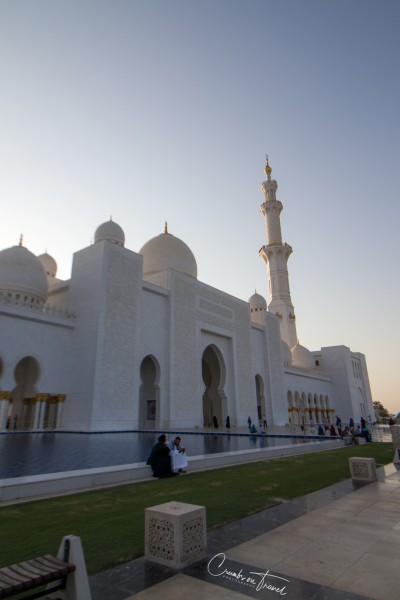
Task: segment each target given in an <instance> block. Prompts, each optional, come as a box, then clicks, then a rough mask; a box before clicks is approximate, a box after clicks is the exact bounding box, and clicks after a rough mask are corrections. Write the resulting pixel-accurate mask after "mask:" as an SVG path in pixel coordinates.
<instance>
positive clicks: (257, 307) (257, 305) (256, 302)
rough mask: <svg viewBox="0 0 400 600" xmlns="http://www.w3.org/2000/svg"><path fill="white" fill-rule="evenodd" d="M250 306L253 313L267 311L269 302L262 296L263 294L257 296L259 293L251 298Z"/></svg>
mask: <svg viewBox="0 0 400 600" xmlns="http://www.w3.org/2000/svg"><path fill="white" fill-rule="evenodd" d="M249 304H250V310H251V312H255V311H266V310H267V302H266V300H265V298H264V296H261V294H257V292H255V293H254V294H253V295H252V296H250V298H249Z"/></svg>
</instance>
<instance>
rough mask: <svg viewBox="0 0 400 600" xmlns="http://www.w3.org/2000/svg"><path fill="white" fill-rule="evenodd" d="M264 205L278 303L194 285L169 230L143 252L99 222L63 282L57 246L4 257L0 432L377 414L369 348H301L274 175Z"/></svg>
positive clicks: (0, 275) (191, 263)
mask: <svg viewBox="0 0 400 600" xmlns="http://www.w3.org/2000/svg"><path fill="white" fill-rule="evenodd" d="M271 172H272V169H271V167H270V166H269V164H268V160H267V164H266V167H265V174H266V181H264V183H263V184H262V191H263V194H264V201H263V203H262V205H261V212H262V214H263V215H264V218H265V223H266V237H267V243H266V245H265V246H263V247H262V248H261V250H260V255H261V256H262V258H263V259H264V260H265V262H266V265H267V274H268V283H269V304H268V306H267V303H266V301H265V299H264V298H263V297H262V296H260V295H259V294H257V293H255V294H254V295H252V296H251V297H250V299H249V300H248V302H245V301H243V300H241V299H239V298H235V297H233V296H231V295H230V294H227V293H224V292H223V291H221V290H218V289H216V288H214V287H211V286H209V285H207V284H206V283H203V282H201V281H199V280H198V279H197V264H196V259H195V257H194V255H193V253H192V251H191V250H190V248H189V247H188V246H187V245H186V244H185V243H184V242H183V241H182V240H180V239H178V238H177V237H175V236H174V235H172V234H171V233H169V232H168V229H167V226H165V231H164V232H163V233H161V234H160V235H158V236H156V237H154V238H153V239H151V240H150V241H149V242H147V243H146V244H145V245H144V246H143V248H141V250H139V252H134V251H132V250H129V249H127V248H125V246H124V242H125V236H124V232H123V230H122V228H121V227H120V226H119V225H117V223H115V222H113V221H112V220H110V221H108V222H106V223H103V224H102V225H100V226H99V227H98V228H97V229H96V232H95V236H94V243H93V244H92V245H90V246H89V247H87V248H83V249H82V250H79V251H78V252H76V253H75V254H74V257H73V265H72V271H71V277H70V279H68V280H66V281H62V280H60V279H57V276H56V275H57V265H56V262H55V260H54V259H53V258H52V257H51V256H49V255H48V254H42V255H41V256H38V257H37V256H35V255H34V254H32V253H31V252H30V251H29V250H28V249H27V248H25V247H24V246H23V245H22V242H21V243H20V245H18V246H13V247H12V248H7V249H5V250H2V251H1V252H0V430H7V429H14V428H16V429H18V430H31V431H35V430H39V431H40V430H64V431H121V430H137V429H154V430H163V429H165V430H168V429H173V430H175V431H177V430H182V429H185V428H190V429H193V428H200V429H201V428H203V427H210V426H211V427H212V426H213V421H214V417H216V419H217V421H218V424H219V426H221V425H222V426H224V425H225V421H226V417H227V416H228V415H229V418H230V423H231V427H232V428H235V427H243V426H246V424H247V419H248V417H249V416H250V417H251V419H252V420H253V422H256V423H257V422H258V421H259V420H263V419H264V418H266V419H267V421H268V424H269V425H275V426H284V425H287V424H289V423H291V424H292V425H307V424H309V423H315V424H318V423H324V424H328V423H334V422H335V420H336V416H340V417H341V419H342V421H343V422H345V421H348V420H349V419H350V417H353V418H354V420H355V421H356V422H357V421H359V420H360V418H361V417H364V418H366V419H373V416H374V409H373V404H372V398H371V391H370V386H369V381H368V372H367V367H366V361H365V357H364V355H363V354H360V353H359V352H352V351H351V350H350V349H349V348H347V347H346V346H334V347H324V348H321V350H318V351H313V352H311V351H309V350H307V349H306V348H304V347H303V346H301V345H300V344H299V343H298V340H297V334H296V317H295V312H294V308H293V304H292V301H291V296H290V287H289V275H288V270H287V261H288V259H289V256H290V254H291V253H292V248H291V247H290V246H289V245H288V244H287V243H285V242H283V241H282V234H281V222H280V213H281V211H282V203H281V202H280V201H279V200H277V198H276V191H277V187H278V186H277V182H276V181H275V180H273V179H272V178H271Z"/></svg>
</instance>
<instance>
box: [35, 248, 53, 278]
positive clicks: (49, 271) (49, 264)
mask: <svg viewBox="0 0 400 600" xmlns="http://www.w3.org/2000/svg"><path fill="white" fill-rule="evenodd" d="M38 259H39V260H40V262H41V263H42V265H43V268H44V270H45V271H46V275H47V277H50V278H52V279H55V277H56V275H57V263H56V261H55V260H54V258H53V257H52V256H50V254H47V252H45V253H44V254H41V255H40V256H38Z"/></svg>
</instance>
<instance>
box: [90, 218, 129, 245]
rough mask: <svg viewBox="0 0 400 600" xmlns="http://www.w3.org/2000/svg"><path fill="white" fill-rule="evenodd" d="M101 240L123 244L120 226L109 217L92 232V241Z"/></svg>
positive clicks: (123, 236) (123, 237)
mask: <svg viewBox="0 0 400 600" xmlns="http://www.w3.org/2000/svg"><path fill="white" fill-rule="evenodd" d="M103 240H107V241H108V242H112V243H113V244H117V245H118V246H123V245H124V244H125V234H124V231H123V229H122V227H120V226H119V225H118V223H114V221H112V220H111V219H110V220H109V221H106V222H105V223H102V224H101V225H99V226H98V228H97V229H96V231H95V234H94V243H95V244H97V242H101V241H103Z"/></svg>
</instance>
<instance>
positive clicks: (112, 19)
mask: <svg viewBox="0 0 400 600" xmlns="http://www.w3.org/2000/svg"><path fill="white" fill-rule="evenodd" d="M399 31H400V2H398V0H393V1H392V0H381V1H380V2H378V1H377V0H375V1H369V0H201V1H198V0H129V1H128V0H113V1H111V0H107V1H105V0H95V1H92V0H79V1H74V0H68V1H67V0H64V1H63V0H59V1H53V0H35V2H32V1H31V0H25V1H22V0H2V1H1V2H0V81H1V93H0V198H1V209H2V213H1V214H2V227H1V238H2V239H1V246H0V247H1V248H6V247H9V246H11V245H15V244H17V243H18V241H19V236H20V234H21V233H23V235H24V245H25V246H26V247H27V248H29V249H30V250H31V251H32V252H35V253H36V254H40V253H42V252H44V251H45V250H47V251H48V252H49V254H51V255H52V256H53V257H54V258H55V259H56V261H57V262H58V265H59V272H58V275H59V276H60V277H61V278H68V277H69V274H70V268H71V258H72V254H73V252H74V251H76V250H79V249H80V248H82V247H84V246H87V245H88V244H90V242H91V240H92V239H93V235H94V231H95V229H96V227H97V226H98V225H99V224H100V223H102V222H104V221H106V220H108V219H109V217H110V215H112V217H113V220H115V221H116V222H117V223H119V224H120V225H121V226H122V227H123V229H124V231H125V235H126V246H127V247H128V248H130V249H132V250H135V251H138V250H139V249H140V248H141V246H142V245H143V244H144V243H145V242H146V241H147V240H148V239H150V238H152V237H154V236H155V235H158V234H159V233H161V232H162V230H163V227H164V221H168V225H169V231H170V232H171V233H173V234H174V235H176V236H178V237H180V238H181V239H183V240H184V241H185V242H186V243H187V244H188V245H189V246H190V247H191V248H192V250H193V252H194V254H195V256H196V259H197V263H198V269H199V279H200V280H202V281H204V282H206V283H209V284H211V285H213V286H216V287H218V288H220V289H222V290H224V291H226V292H228V293H231V294H233V295H235V296H238V297H240V298H243V299H245V300H247V299H248V298H249V296H250V295H251V294H252V293H253V292H254V289H257V291H258V292H259V293H262V294H263V295H265V296H266V295H267V278H266V268H265V264H264V263H263V261H262V259H261V258H260V257H259V256H258V251H259V248H260V247H261V246H262V245H263V244H264V243H265V242H266V238H265V227H264V219H263V216H262V214H261V212H260V204H261V202H262V200H263V196H262V193H261V191H260V184H261V182H262V180H263V179H264V173H263V169H264V163H265V154H266V153H268V154H269V156H270V164H271V166H272V168H273V177H274V178H276V179H277V181H278V184H279V188H278V198H279V199H280V200H281V201H282V203H283V206H284V210H283V212H282V215H281V218H282V231H283V238H284V241H286V242H287V243H289V244H290V245H291V246H292V247H293V255H292V256H291V258H290V261H289V273H290V284H291V292H292V300H293V303H294V306H295V310H296V314H297V330H298V335H299V338H300V342H301V343H302V344H303V345H305V346H307V347H308V348H309V349H311V350H315V349H318V348H320V347H321V346H329V345H334V344H344V345H347V346H349V347H350V348H351V349H352V350H354V351H360V352H363V353H364V354H366V357H367V364H368V367H369V372H370V381H371V386H372V391H373V398H374V400H380V401H381V402H382V403H383V404H384V405H385V406H387V407H388V408H389V409H391V410H393V411H396V412H397V411H400V397H399V395H398V388H399V387H400V382H399V376H398V372H399V368H398V359H397V351H398V350H397V349H398V345H399V333H400V331H399V329H400V328H399V320H400V319H399V306H398V300H399V297H400V294H399V288H400V284H399V275H398V269H399V241H398V238H399V236H398V227H399V225H398V223H399V217H400V211H399V187H400V186H399V177H398V170H399V164H400V161H399V158H400V156H399V154H400V152H399V130H400V127H399V108H400V78H399V72H400V69H399V57H400V36H399Z"/></svg>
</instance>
